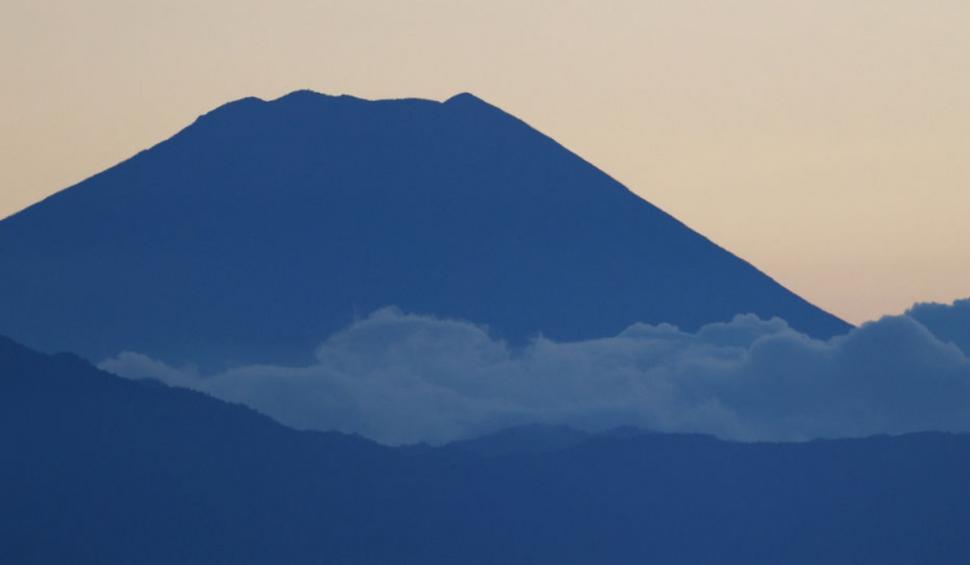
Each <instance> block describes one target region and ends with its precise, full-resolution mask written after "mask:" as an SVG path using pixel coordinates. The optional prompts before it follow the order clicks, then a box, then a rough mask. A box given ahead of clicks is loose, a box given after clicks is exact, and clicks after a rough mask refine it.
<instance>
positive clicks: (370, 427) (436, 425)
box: [100, 302, 970, 444]
mask: <svg viewBox="0 0 970 565" xmlns="http://www.w3.org/2000/svg"><path fill="white" fill-rule="evenodd" d="M967 305H970V302H967ZM958 307H959V308H961V309H963V308H964V305H962V304H960V303H958V304H956V305H954V306H952V307H945V308H950V309H951V310H953V311H956V310H957V308H958ZM918 308H919V306H918V307H917V309H918ZM913 313H914V314H915V315H914V316H913V317H910V316H897V317H887V318H883V319H881V320H879V321H876V322H871V323H868V324H865V325H863V326H861V327H859V328H857V329H855V330H853V331H851V332H850V333H848V334H847V335H844V336H840V337H836V338H833V339H831V340H828V341H818V340H813V339H811V338H809V337H807V336H805V335H803V334H800V333H798V332H796V331H794V330H793V329H791V328H790V327H789V326H788V325H787V324H786V323H785V322H784V321H783V320H779V319H772V320H761V319H759V318H757V317H755V316H752V315H744V316H738V317H736V318H735V319H734V320H732V321H730V322H727V323H716V324H710V325H707V326H704V327H703V328H701V329H700V330H699V331H697V332H696V333H686V332H682V331H680V330H678V329H677V328H675V327H673V326H670V325H665V324H661V325H656V326H653V325H646V324H634V325H633V326H630V327H629V328H627V329H626V330H625V331H623V332H622V333H620V334H619V335H617V336H615V337H608V338H603V339H596V340H590V341H582V342H570V343H559V342H554V341H550V340H548V339H541V338H540V339H537V340H536V341H534V342H533V343H531V344H530V345H528V346H527V347H525V348H521V349H513V348H510V347H509V346H507V345H506V344H505V343H503V342H502V341H498V340H495V339H492V338H491V337H490V336H489V334H488V332H487V331H486V330H485V329H484V328H482V327H479V326H476V325H474V324H472V323H468V322H464V321H457V320H445V319H438V318H433V317H428V316H421V315H414V314H406V313H403V312H401V311H399V310H397V309H395V308H385V309H382V310H379V311H377V312H374V313H373V314H371V315H370V316H369V317H367V318H365V319H363V320H360V321H358V322H356V323H354V324H353V325H351V326H350V327H348V328H346V329H345V330H343V331H341V332H338V333H336V334H334V335H333V336H331V337H330V338H329V339H327V340H326V341H325V342H323V344H322V345H320V347H319V348H318V350H317V352H316V359H317V361H316V363H314V364H313V365H310V366H307V367H277V366H266V365H255V366H246V367H239V368H235V369H232V370H228V371H225V372H222V373H218V374H214V375H201V374H198V373H197V372H196V371H194V370H192V369H179V368H175V367H171V366H168V365H166V364H164V363H162V362H159V361H157V360H153V359H150V358H148V357H146V356H144V355H141V354H138V353H132V352H126V353H122V354H120V355H118V356H117V357H114V358H111V359H108V360H106V361H104V362H103V363H101V364H100V367H101V368H102V369H104V370H107V371H109V372H112V373H115V374H118V375H121V376H125V377H130V378H154V379H158V380H160V381H163V382H165V383H168V384H170V385H173V386H182V387H188V388H191V389H196V390H199V391H202V392H206V393H208V394H211V395H213V396H215V397H218V398H222V399H224V400H228V401H231V402H238V403H241V404H245V405H248V406H250V407H252V408H254V409H256V410H259V411H261V412H263V413H265V414H268V415H269V416H271V417H273V418H275V419H277V420H278V421H280V422H282V423H283V424H286V425H289V426H292V427H296V428H301V429H319V430H340V431H344V432H352V433H358V434H361V435H363V436H366V437H370V438H373V439H375V440H377V441H380V442H383V443H389V444H401V443H414V442H419V441H425V442H429V443H443V442H447V441H450V440H454V439H459V438H464V437H469V436H474V435H477V434H482V433H486V432H489V431H493V430H496V429H499V428H503V427H508V426H511V425H517V424H524V423H533V422H539V423H549V424H566V425H570V426H573V427H577V428H581V429H587V430H600V429H606V428H611V427H615V426H621V425H632V426H639V427H644V428H649V429H653V430H658V431H677V432H702V433H710V434H714V435H717V436H720V437H723V438H729V439H740V440H782V441H786V440H805V439H812V438H819V437H851V436H862V435H870V434H876V433H904V432H910V431H921V430H948V431H970V359H968V357H967V354H966V353H964V351H962V350H961V349H960V348H959V347H957V346H956V345H954V344H953V343H948V342H946V341H944V340H942V339H940V338H938V337H936V336H934V334H933V333H931V332H930V331H929V330H927V328H926V326H924V325H923V324H921V323H920V322H918V321H917V319H916V318H918V317H919V312H915V311H914V312H913ZM953 316H959V317H961V318H962V321H963V324H964V326H959V321H956V322H953V323H954V324H956V325H955V326H954V327H970V308H965V309H964V310H960V311H959V312H958V313H957V314H955V315H953ZM946 319H947V320H951V313H950V312H948V313H947V318H946ZM951 321H952V320H951Z"/></svg>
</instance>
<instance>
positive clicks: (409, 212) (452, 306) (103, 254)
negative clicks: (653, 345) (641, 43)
mask: <svg viewBox="0 0 970 565" xmlns="http://www.w3.org/2000/svg"><path fill="white" fill-rule="evenodd" d="M0 249H2V250H3V253H2V254H0V272H2V273H3V274H4V276H3V277H0V332H2V333H5V334H7V335H11V336H13V337H15V338H17V339H18V340H20V341H22V342H24V343H27V344H29V345H31V346H34V347H37V348H40V349H42V350H47V351H60V350H68V351H75V352H77V353H79V354H82V355H84V356H85V357H87V358H90V359H94V360H99V359H102V358H104V357H106V356H108V355H113V354H116V353H117V352H118V351H120V350H122V349H129V350H135V351H140V352H143V353H146V354H149V355H151V356H153V357H156V358H161V359H165V360H167V361H170V362H178V363H181V362H201V363H203V364H210V363H216V364H220V363H222V364H232V363H242V362H252V361H278V362H291V361H295V360H298V359H303V358H305V357H306V356H308V355H309V353H310V351H311V350H312V348H313V347H314V346H315V345H316V344H317V343H318V342H319V341H320V340H322V339H323V338H324V337H326V336H327V335H328V334H329V333H331V332H333V331H334V330H336V329H338V328H340V327H343V326H344V325H346V324H347V323H349V322H350V321H351V320H353V319H354V317H355V316H357V315H363V314H367V313H369V312H370V311H372V310H375V309H377V308H380V307H383V306H387V305H396V306H399V307H401V308H402V309H404V310H406V311H413V312H418V313H427V314H435V315H438V316H445V317H457V318H462V319H466V320H470V321H473V322H476V323H483V324H487V325H488V326H489V327H490V328H491V329H492V331H493V332H495V333H496V334H497V335H499V336H501V337H504V338H508V339H510V340H512V341H516V342H520V341H522V340H524V339H527V338H529V337H531V336H534V335H537V334H539V333H541V334H544V335H546V336H549V337H552V338H556V339H565V340H572V339H581V338H591V337H599V336H604V335H614V334H615V333H616V332H618V331H620V330H622V329H623V328H625V327H626V326H627V325H629V324H630V323H633V322H636V321H643V322H651V323H658V322H670V323H673V324H676V325H678V326H681V327H682V328H684V329H696V328H697V327H698V326H700V325H701V324H703V323H706V322H711V321H721V320H727V319H730V318H731V317H732V316H733V315H735V314H738V313H747V312H753V313H755V314H758V315H759V316H761V317H765V318H767V317H771V316H780V317H783V318H785V319H786V320H788V322H789V323H790V324H791V325H792V326H794V327H795V328H796V329H799V330H801V331H804V332H807V333H809V334H811V335H813V336H817V337H828V336H831V335H833V334H836V333H839V332H842V331H844V330H846V329H847V327H848V326H847V325H846V324H845V323H843V322H842V321H840V320H838V319H836V318H834V317H832V316H831V315H829V314H827V313H825V312H823V311H821V310H819V309H817V308H815V307H814V306H812V305H810V304H808V303H807V302H805V301H804V300H802V299H801V298H799V297H798V296H795V295H794V294H792V293H791V292H789V291H787V290H786V289H784V288H783V287H781V286H780V285H778V284H776V283H775V282H774V281H772V280H771V279H769V278H768V277H766V276H765V275H763V274H762V273H760V272H759V271H757V270H756V269H755V268H753V267H752V266H750V265H748V264H747V263H745V262H743V261H741V260H739V259H738V258H737V257H734V256H733V255H731V254H730V253H728V252H726V251H724V250H722V249H721V248H719V247H717V246H716V245H714V244H712V243H711V242H709V241H708V240H706V239H705V238H703V237H701V236H699V235H698V234H696V233H695V232H693V231H691V230H690V229H688V228H687V227H685V226H684V225H682V224H681V223H680V222H678V221H677V220H675V219H674V218H672V217H670V216H669V215H667V214H665V213H664V212H662V211H661V210H659V209H657V208H656V207H654V206H652V205H650V204H649V203H647V202H645V201H644V200H642V199H641V198H639V197H637V196H636V195H634V194H633V193H632V192H630V191H628V190H627V189H625V188H624V187H623V186H621V185H620V184H618V183H617V182H616V181H614V180H613V179H611V178H609V177H608V176H607V175H605V174H604V173H602V172H601V171H599V170H597V169H596V168H595V167H593V166H592V165H590V164H589V163H587V162H585V161H583V160H582V159H580V158H578V157H577V156H576V155H574V154H572V153H570V152H569V151H567V150H565V149H564V148H562V147H561V146H560V145H558V144H557V143H555V142H554V141H552V140H551V139H549V138H547V137H545V136H543V135H541V134H540V133H538V132H536V131H534V130H533V129H531V128H530V127H528V126H527V125H526V124H524V123H523V122H521V121H519V120H517V119H515V118H513V117H511V116H509V115H508V114H505V113H503V112H502V111H500V110H498V109H497V108H494V107H492V106H490V105H488V104H486V103H485V102H483V101H481V100H479V99H477V98H475V97H474V96H471V95H468V94H463V95H459V96H456V97H454V98H452V99H450V100H448V101H446V102H443V103H439V102H432V101H426V100H389V101H376V102H371V101H364V100H360V99H356V98H352V97H347V96H341V97H330V96H324V95H320V94H316V93H312V92H305V91H304V92H295V93H293V94H290V95H288V96H285V97H283V98H281V99H278V100H275V101H272V102H264V101H261V100H258V99H254V98H249V99H244V100H240V101H237V102H234V103H231V104H228V105H226V106H223V107H221V108H219V109H217V110H215V111H213V112H211V113H209V114H207V115H205V116H203V117H201V118H200V119H199V120H197V121H196V123H194V124H193V125H191V126H190V127H188V128H186V129H185V130H183V131H182V132H181V133H179V134H177V135H176V136H174V137H173V138H172V139H170V140H168V141H165V142H163V143H161V144H159V145H157V146H155V147H153V148H151V149H149V150H147V151H145V152H142V153H140V154H138V155H137V156H135V157H133V158H132V159H130V160H128V161H126V162H124V163H122V164H120V165H118V166H116V167H113V168H111V169H109V170H107V171H105V172H103V173H101V174H99V175H96V176H94V177H92V178H90V179H88V180H86V181H84V182H82V183H80V184H78V185H76V186H74V187H72V188H70V189H68V190H65V191H63V192H61V193H58V194H56V195H55V196H53V197H51V198H48V199H47V200H45V201H43V202H41V203H39V204H37V205H35V206H33V207H31V208H29V209H27V210H25V211H23V212H21V213H19V214H16V215H14V216H12V217H10V218H7V219H6V220H4V221H3V222H0Z"/></svg>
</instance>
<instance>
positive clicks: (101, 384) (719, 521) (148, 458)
mask: <svg viewBox="0 0 970 565" xmlns="http://www.w3.org/2000/svg"><path fill="white" fill-rule="evenodd" d="M0 445H2V446H3V449H2V450H0V500H2V501H3V503H2V505H0V555H2V556H3V561H4V562H9V563H18V564H21V565H27V564H32V563H73V564H77V565H83V564H88V563H91V564H94V563H97V564H102V565H104V564H115V563H117V564H130V563H140V564H153V563H159V564H168V563H185V564H193V563H206V564H221V563H226V564H234V565H235V564H246V563H293V564H302V563H334V564H340V563H347V564H355V565H357V564H370V563H373V564H395V565H399V564H421V565H434V564H439V563H440V564H454V563H466V564H473V565H474V564H486V563H502V564H518V563H523V564H524V563H557V564H570V563H576V564H588V563H602V564H627V563H650V562H654V563H681V564H693V563H745V564H761V563H763V564H771V565H775V564H777V563H785V564H802V563H804V564H815V563H829V564H841V563H853V564H857V565H858V564H870V563H871V564H879V565H885V564H894V563H900V564H902V563H906V564H911V563H935V564H949V563H954V564H956V563H961V564H962V563H966V558H967V556H968V555H970V537H968V536H966V524H967V523H970V483H968V482H967V480H966V475H967V471H968V470H970V437H968V436H963V435H948V434H938V433H925V434H914V435H906V436H899V437H873V438H868V439H859V440H840V441H816V442H811V443H802V444H739V443H730V442H723V441H718V440H715V439H712V438H708V437H703V436H689V435H665V434H643V433H637V432H635V431H633V430H618V431H616V432H614V433H610V434H602V435H591V436H586V435H584V434H572V433H569V432H568V431H567V430H563V429H552V430H542V429H541V428H521V429H518V430H513V431H510V432H506V433H502V434H498V435H496V436H492V437H490V438H483V439H482V440H479V441H476V442H469V443H462V444H456V445H453V446H447V447H443V448H427V447H414V448H407V449H392V448H386V447H382V446H379V445H376V444H373V443H370V442H367V441H364V440H361V439H357V438H353V437H348V436H343V435H339V434H325V433H308V432H297V431H293V430H290V429H287V428H284V427H282V426H280V425H277V424H275V423H274V422H272V421H271V420H269V419H267V418H265V417H263V416H260V415H258V414H256V413H254V412H252V411H250V410H248V409H245V408H242V407H239V406H234V405H229V404H225V403H223V402H220V401H217V400H214V399H211V398H209V397H206V396H204V395H200V394H198V393H193V392H189V391H185V390H178V389H170V388H167V387H165V386H162V385H158V384H152V383H151V382H145V381H129V380H124V379H120V378H117V377H113V376H111V375H108V374H106V373H103V372H100V371H98V370H96V369H94V368H92V367H90V366H88V365H87V364H85V363H84V362H82V361H81V360H79V359H78V358H76V357H74V356H70V355H57V356H46V355H41V354H37V353H33V352H31V351H29V350H26V349H24V348H22V347H20V346H18V345H16V344H14V343H13V342H10V341H7V340H0Z"/></svg>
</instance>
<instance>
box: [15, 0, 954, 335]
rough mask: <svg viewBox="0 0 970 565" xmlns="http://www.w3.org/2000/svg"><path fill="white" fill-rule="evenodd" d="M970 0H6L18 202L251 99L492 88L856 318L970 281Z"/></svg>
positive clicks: (708, 230)
mask: <svg viewBox="0 0 970 565" xmlns="http://www.w3.org/2000/svg"><path fill="white" fill-rule="evenodd" d="M968 29H970V3H967V2H965V1H964V0H940V1H933V0H922V1H917V0H906V1H903V0H878V1H877V0H858V1H854V2H845V1H844V0H839V1H834V0H817V1H813V2H804V1H788V0H739V1H728V0H724V1H720V2H713V1H700V0H677V1H664V2H658V1H650V0H636V1H634V0H631V1H625V0H624V1H615V2H608V1H604V0H601V1H597V2H576V1H565V0H564V1H559V2H546V1H535V2H527V3H526V2H517V1H506V0H493V1H489V2H481V1H477V2H465V1H461V0H451V1H412V2H405V1H370V2H368V1H365V0H352V1H321V0H316V1H297V0H279V1H276V2H256V1H252V0H231V1H230V0H211V1H208V2H199V1H198V0H195V1H185V0H169V1H167V2H152V3H148V2H131V1H130V0H90V1H88V2H69V1H56V2H51V1H42V0H32V1H22V0H2V1H0V76H2V79H0V80H2V83H0V84H2V88H0V132H2V135H0V217H3V216H6V215H9V214H12V213H14V212H16V211H17V210H19V209H21V208H23V207H24V206H27V205H29V204H31V203H33V202H36V201H38V200H40V199H42V198H44V197H45V196H47V195H49V194H51V193H53V192H56V191H58V190H60V189H63V188H65V187H67V186H70V185H72V184H74V183H76V182H78V181H80V180H82V179H84V178H86V177H88V176H90V175H92V174H95V173H97V172H99V171H101V170H103V169H105V168H108V167H110V166H112V165H114V164H116V163H117V162H119V161H121V160H123V159H125V158H127V157H129V156H131V155H133V154H134V153H136V152H137V151H139V150H141V149H144V148H147V147H149V146H151V145H153V144H155V143H157V142H159V141H161V140H162V139H164V138H167V137H169V136H171V135H172V134H174V133H175V132H177V131H178V130H179V129H181V128H183V127H185V126H186V125H188V124H189V123H191V122H192V120H193V119H194V118H195V117H196V116H198V115H200V114H202V113H204V112H206V111H208V110H210V109H212V108H214V107H216V106H218V105H220V104H222V103H225V102H227V101H230V100H234V99H238V98H242V97H245V96H250V95H255V96H259V97H262V98H265V99H272V98H276V97H278V96H281V95H283V94H285V93H287V92H290V91H292V90H296V89H300V88H310V89H313V90H317V91H320V92H325V93H329V94H342V93H346V94H352V95H355V96H360V97H364V98H400V97H411V96H414V97H421V98H431V99H439V100H442V99H446V98H448V97H450V96H451V95H453V94H455V93H458V92H462V91H470V92H473V93H475V94H476V95H478V96H480V97H482V98H484V99H485V100H487V101H489V102H491V103H493V104H495V105H497V106H499V107H501V108H503V109H504V110H506V111H508V112H510V113H512V114H514V115H517V116H519V117H520V118H522V119H524V120H525V121H527V122H528V123H530V124H531V125H533V126H534V127H536V128H537V129H539V130H540V131H543V132H544V133H546V134H548V135H550V136H551V137H553V138H555V139H556V140H557V141H559V142H560V143H562V144H563V145H565V146H566V147H568V148H569V149H571V150H573V151H574V152H576V153H577V154H579V155H580V156H582V157H584V158H585V159H587V160H588V161H590V162H592V163H593V164H594V165H596V166H598V167H599V168H601V169H602V170H604V171H605V172H607V173H608V174H610V175H612V176H613V177H615V178H616V179H618V180H619V181H620V182H622V183H624V184H625V185H626V186H628V187H629V188H630V189H631V190H633V191H634V192H636V193H637V194H639V195H641V196H643V197H644V198H646V199H647V200H649V201H651V202H652V203H654V204H656V205H658V206H660V207H661V208H663V209H665V210H666V211H668V212H670V213H671V214H673V215H675V216H676V217H678V218H679V219H681V220H682V221H684V222H685V223H687V224H688V225H689V226H691V227H693V228H694V229H696V230H698V231H700V232H701V233H703V234H704V235H706V236H708V237H709V238H711V239H712V240H714V241H716V242H718V243H719V244H721V245H723V246H724V247H726V248H728V249H729V250H731V251H733V252H734V253H736V254H738V255H740V256H741V257H743V258H745V259H747V260H749V261H751V262H752V263H754V264H755V265H756V266H758V267H759V268H761V269H762V270H763V271H765V272H767V273H769V274H770V275H772V276H773V277H774V278H776V279H777V280H778V281H780V282H781V283H783V284H785V285H786V286H788V287H789V288H791V289H792V290H794V291H795V292H797V293H799V294H801V295H802V296H804V297H805V298H807V299H808V300H810V301H812V302H814V303H816V304H818V305H819V306H821V307H823V308H825V309H827V310H829V311H832V312H834V313H836V314H838V315H840V316H843V317H844V318H846V319H847V320H849V321H852V322H861V321H864V320H868V319H874V318H877V317H879V316H880V315H883V314H887V313H898V312H902V311H903V310H904V309H905V308H906V307H908V306H909V305H910V304H912V303H913V302H916V301H939V302H949V301H952V300H953V299H955V298H959V297H964V296H967V295H970V260H967V259H968V256H970V252H968V250H970V221H967V217H968V213H970V190H968V188H970V186H968V184H970V159H967V157H966V153H967V150H968V149H970V102H968V101H970V73H968V72H967V70H968V69H970V33H967V30H968Z"/></svg>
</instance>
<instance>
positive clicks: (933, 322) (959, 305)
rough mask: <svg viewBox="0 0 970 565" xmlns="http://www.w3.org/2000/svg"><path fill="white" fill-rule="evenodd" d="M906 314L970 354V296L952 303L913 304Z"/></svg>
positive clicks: (942, 338)
mask: <svg viewBox="0 0 970 565" xmlns="http://www.w3.org/2000/svg"><path fill="white" fill-rule="evenodd" d="M906 315H907V316H909V317H911V318H913V319H915V320H918V321H919V322H920V323H921V324H923V325H924V326H926V327H927V329H929V330H930V331H931V332H933V335H935V336H937V337H938V338H940V339H941V340H943V341H948V342H950V343H953V344H955V345H956V346H957V347H959V348H960V349H962V350H963V352H964V353H966V354H967V355H970V298H965V299H963V300H957V301H956V302H954V303H953V304H952V305H950V304H938V303H935V302H923V303H920V304H915V305H913V307H912V308H910V309H909V310H907V311H906Z"/></svg>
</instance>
